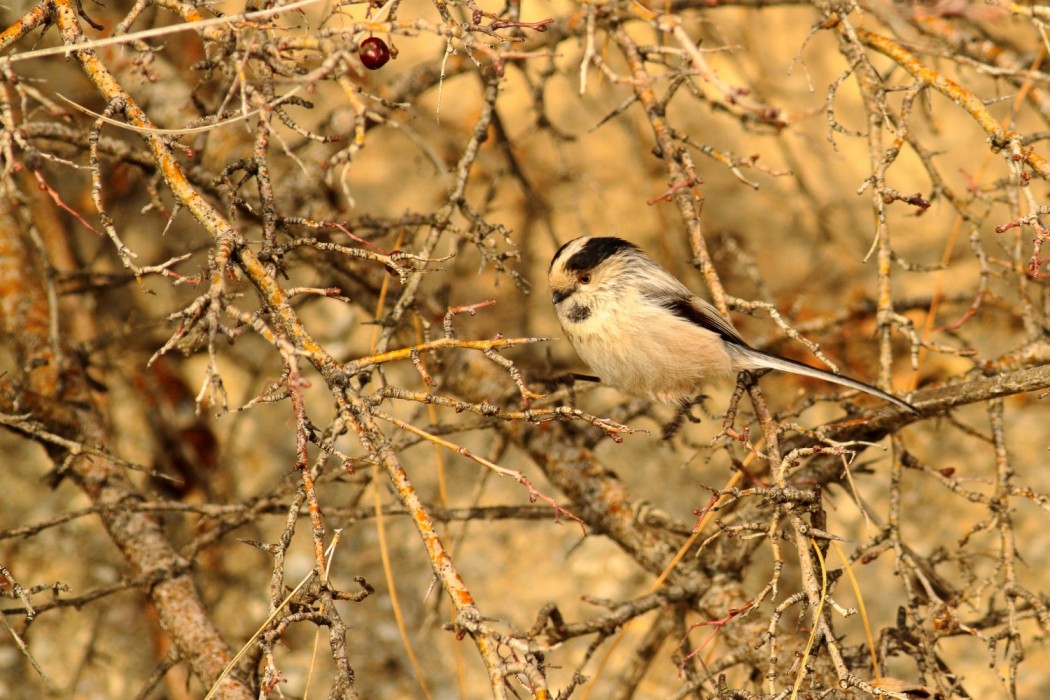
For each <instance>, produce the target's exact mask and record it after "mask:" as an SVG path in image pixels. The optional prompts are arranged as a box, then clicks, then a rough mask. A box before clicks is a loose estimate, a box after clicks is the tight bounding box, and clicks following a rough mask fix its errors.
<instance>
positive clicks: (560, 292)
mask: <svg viewBox="0 0 1050 700" xmlns="http://www.w3.org/2000/svg"><path fill="white" fill-rule="evenodd" d="M570 294H572V290H571V289H555V290H554V294H553V295H551V300H553V301H554V304H555V305H557V304H560V303H561V302H562V301H563V300H565V299H567V298H568V297H569V295H570Z"/></svg>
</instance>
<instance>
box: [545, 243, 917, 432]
mask: <svg viewBox="0 0 1050 700" xmlns="http://www.w3.org/2000/svg"><path fill="white" fill-rule="evenodd" d="M547 276H548V279H549V281H550V286H551V292H552V299H553V301H554V309H555V311H557V313H558V321H559V322H560V323H561V326H562V328H563V329H564V330H565V333H566V334H567V335H568V336H569V340H570V341H571V342H572V345H573V347H574V348H576V352H577V353H579V355H580V357H581V358H583V361H584V362H586V363H587V364H588V365H589V366H590V367H591V369H592V370H594V371H595V372H596V373H597V374H598V376H599V377H600V378H601V379H602V381H604V382H605V383H606V384H609V385H611V386H613V387H616V388H617V389H620V390H621V391H624V392H626V393H628V394H632V395H634V396H640V397H642V398H645V399H649V400H651V401H659V402H661V403H666V404H672V405H679V406H681V405H684V404H685V403H687V402H688V401H690V400H691V399H692V398H694V397H695V396H696V395H697V394H699V393H700V391H701V388H702V386H703V385H704V384H705V383H706V382H708V381H711V380H715V379H721V378H725V377H730V376H732V375H733V374H734V373H736V372H739V371H741V370H753V369H763V368H769V369H778V370H782V371H784V372H793V373H795V374H803V375H806V376H809V377H816V378H818V379H823V380H826V381H829V382H834V383H836V384H841V385H843V386H848V387H850V388H852V389H857V390H859V391H863V392H866V393H868V394H872V395H873V396H878V397H879V398H881V399H884V400H885V401H889V402H890V403H892V404H894V405H896V406H899V407H900V408H903V409H905V410H907V411H910V412H912V413H918V411H917V410H916V409H915V407H914V406H912V405H911V404H909V403H907V402H906V401H902V400H901V399H898V398H897V397H896V396H891V395H890V394H887V393H886V392H885V391H882V390H880V389H876V388H875V387H873V386H871V385H869V384H865V383H864V382H859V381H857V380H855V379H849V378H848V377H843V376H841V375H838V374H832V373H831V372H826V371H824V370H820V369H816V368H814V367H810V366H808V365H804V364H802V363H801V362H796V361H794V360H789V359H787V358H784V357H778V356H777V355H772V354H770V353H767V352H763V351H761V350H756V349H755V348H753V347H751V346H749V345H748V344H747V342H745V341H744V339H743V338H741V337H740V334H739V333H738V332H737V330H736V328H734V327H733V324H732V322H730V320H729V319H728V318H726V317H725V316H723V315H722V314H721V313H719V311H718V309H716V308H715V307H714V306H712V305H711V304H710V303H708V302H706V301H704V300H703V299H701V298H700V297H698V296H696V295H695V294H693V293H692V292H691V291H689V289H688V288H687V287H686V286H685V285H684V284H682V283H681V282H680V281H678V279H677V278H675V277H674V275H672V274H671V273H670V272H668V271H667V270H665V269H664V268H663V267H661V266H660V265H659V264H658V263H657V262H656V261H655V260H653V259H652V258H650V257H649V256H648V255H646V254H645V253H644V252H642V250H641V249H640V248H639V247H638V246H636V245H634V244H633V243H630V242H628V241H625V240H623V239H622V238H615V237H612V236H585V237H582V238H575V239H573V240H571V241H569V242H568V243H566V244H565V245H563V246H562V247H561V248H559V249H558V252H556V253H555V254H554V258H552V259H551V264H550V268H549V269H548V271H547Z"/></svg>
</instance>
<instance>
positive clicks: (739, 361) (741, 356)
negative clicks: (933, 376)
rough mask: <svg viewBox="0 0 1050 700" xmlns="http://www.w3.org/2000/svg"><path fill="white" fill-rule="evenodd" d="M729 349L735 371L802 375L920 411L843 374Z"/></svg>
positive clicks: (733, 347) (747, 350) (740, 348)
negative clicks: (756, 370)
mask: <svg viewBox="0 0 1050 700" xmlns="http://www.w3.org/2000/svg"><path fill="white" fill-rule="evenodd" d="M727 349H728V350H729V354H730V357H731V358H732V360H733V367H734V369H738V370H740V369H761V368H769V369H778V370H781V371H782V372H791V373H792V374H802V375H805V376H807V377H815V378H817V379H823V380H824V381H828V382H834V383H835V384H841V385H842V386H848V387H849V388H851V389H856V390H857V391H863V392H864V393H866V394H871V395H872V396H878V397H879V398H880V399H882V400H884V401H889V402H890V403H892V404H893V405H895V406H899V407H901V408H903V409H904V410H906V411H909V412H911V413H918V412H919V410H918V409H917V408H915V407H914V406H912V405H911V404H910V403H908V402H907V401H903V400H901V399H898V398H897V397H896V396H893V395H892V394H887V393H886V392H885V391H883V390H881V389H877V388H875V387H873V386H872V385H870V384H865V383H864V382H859V381H857V380H856V379H850V378H849V377H844V376H842V375H841V374H833V373H831V372H827V371H825V370H822V369H817V368H816V367H810V366H809V365H805V364H802V363H801V362H796V361H795V360H789V359H787V358H784V357H778V356H777V355H771V354H769V353H766V352H762V351H761V350H755V349H754V348H749V347H747V346H743V345H730V344H728V343H727Z"/></svg>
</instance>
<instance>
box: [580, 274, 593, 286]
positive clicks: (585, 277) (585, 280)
mask: <svg viewBox="0 0 1050 700" xmlns="http://www.w3.org/2000/svg"><path fill="white" fill-rule="evenodd" d="M579 280H580V284H590V283H591V276H590V275H589V274H588V273H586V272H585V273H583V274H582V275H580V277H579Z"/></svg>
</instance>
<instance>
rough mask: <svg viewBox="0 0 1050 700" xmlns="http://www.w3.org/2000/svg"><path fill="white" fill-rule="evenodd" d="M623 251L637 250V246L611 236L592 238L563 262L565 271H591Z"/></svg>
mask: <svg viewBox="0 0 1050 700" xmlns="http://www.w3.org/2000/svg"><path fill="white" fill-rule="evenodd" d="M624 250H638V246H636V245H634V244H633V243H629V242H628V241H625V240H623V239H622V238H614V237H612V236H602V237H600V238H592V239H591V240H589V241H587V243H585V244H584V246H583V247H582V248H580V249H579V250H578V251H576V254H575V255H573V256H572V257H571V258H569V259H568V260H567V261H566V262H565V269H566V270H568V271H569V272H584V271H586V270H593V269H594V268H595V267H597V266H598V265H601V264H602V263H603V262H605V261H606V260H608V259H609V258H611V257H612V256H614V255H616V254H617V253H620V252H622V251H624ZM559 252H561V251H559ZM555 257H557V256H555Z"/></svg>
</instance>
